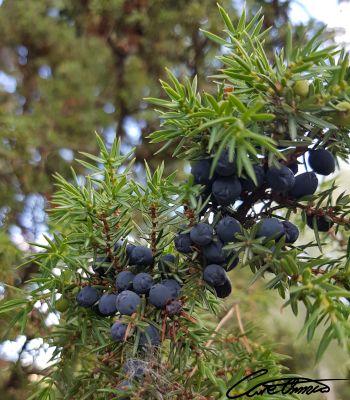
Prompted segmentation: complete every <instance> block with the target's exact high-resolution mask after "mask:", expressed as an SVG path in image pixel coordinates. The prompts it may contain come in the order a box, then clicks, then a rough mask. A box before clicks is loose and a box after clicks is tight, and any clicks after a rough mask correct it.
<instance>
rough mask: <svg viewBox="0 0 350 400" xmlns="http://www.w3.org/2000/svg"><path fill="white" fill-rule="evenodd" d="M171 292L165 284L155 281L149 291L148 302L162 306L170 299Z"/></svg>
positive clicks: (157, 306) (158, 306)
mask: <svg viewBox="0 0 350 400" xmlns="http://www.w3.org/2000/svg"><path fill="white" fill-rule="evenodd" d="M171 293H172V292H171V290H170V289H169V288H168V287H167V286H165V285H162V284H161V283H156V284H155V285H153V286H152V287H151V289H150V291H149V302H150V303H151V304H152V305H153V306H155V307H156V308H164V307H165V306H166V305H167V303H169V301H170V300H172V294H171Z"/></svg>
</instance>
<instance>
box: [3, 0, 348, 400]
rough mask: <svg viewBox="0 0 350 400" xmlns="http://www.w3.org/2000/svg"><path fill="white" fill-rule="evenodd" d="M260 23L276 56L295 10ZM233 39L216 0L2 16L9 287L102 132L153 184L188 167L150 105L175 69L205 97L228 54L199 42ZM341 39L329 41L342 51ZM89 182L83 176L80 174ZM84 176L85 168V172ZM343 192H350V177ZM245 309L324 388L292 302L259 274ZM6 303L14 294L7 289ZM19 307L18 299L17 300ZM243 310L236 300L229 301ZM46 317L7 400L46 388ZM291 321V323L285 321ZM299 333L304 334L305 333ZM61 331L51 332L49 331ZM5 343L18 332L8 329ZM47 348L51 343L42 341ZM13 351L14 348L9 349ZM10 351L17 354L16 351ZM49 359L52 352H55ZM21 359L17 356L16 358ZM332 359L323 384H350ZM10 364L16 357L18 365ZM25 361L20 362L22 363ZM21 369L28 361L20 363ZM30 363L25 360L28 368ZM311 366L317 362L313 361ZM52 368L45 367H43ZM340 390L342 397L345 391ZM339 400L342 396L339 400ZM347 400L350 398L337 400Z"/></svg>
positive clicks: (18, 282) (13, 376)
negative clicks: (220, 58) (61, 190)
mask: <svg viewBox="0 0 350 400" xmlns="http://www.w3.org/2000/svg"><path fill="white" fill-rule="evenodd" d="M220 3H221V5H223V6H224V7H225V9H226V10H227V11H228V12H229V14H230V15H231V16H233V17H234V15H239V11H238V10H240V9H241V7H242V2H241V1H235V2H233V1H231V0H222V1H221V2H220ZM246 3H247V11H248V13H250V14H251V15H254V14H255V13H256V11H257V10H258V8H260V7H262V8H263V14H264V15H265V27H272V29H273V41H272V42H271V43H269V48H270V54H273V51H274V49H276V48H278V47H279V46H281V44H282V43H283V41H284V36H285V31H286V26H287V23H288V22H289V15H290V6H291V3H292V0H290V1H289V0H285V1H283V0H255V1H252V0H247V2H246ZM320 25H321V24H320V23H319V22H317V21H315V20H310V21H309V22H308V23H307V24H306V25H298V26H295V27H294V35H295V40H296V43H298V44H299V45H302V43H303V42H305V41H307V38H308V34H309V33H311V32H314V31H315V30H316V29H318V28H319V27H320ZM201 27H202V28H205V29H206V30H208V31H211V32H213V33H219V32H221V30H222V28H223V26H222V22H221V20H220V18H219V13H218V11H217V6H216V2H215V1H212V0H177V1H173V0H74V1H70V0H42V1H37V0H4V1H3V2H2V3H1V7H0V138H1V140H0V226H1V231H0V281H1V282H3V283H6V284H10V285H13V286H23V285H24V282H25V281H27V280H28V279H30V277H31V276H32V274H33V273H35V271H36V266H35V265H29V266H26V267H23V268H16V266H18V265H20V264H21V263H22V262H23V258H24V257H25V255H26V254H28V253H29V252H30V251H33V249H32V246H31V245H30V243H31V242H34V241H38V240H39V241H40V240H42V235H43V233H48V232H49V231H50V227H49V226H48V223H47V218H46V213H45V209H46V208H48V207H50V198H51V195H52V192H53V190H54V185H53V178H52V174H53V173H54V172H56V171H57V172H59V173H60V174H61V175H63V176H64V177H69V176H70V165H71V164H72V160H73V158H74V157H75V156H76V155H77V153H78V152H79V151H85V152H91V153H93V152H95V151H96V150H97V149H96V148H95V146H96V141H95V138H94V131H95V130H97V131H98V132H100V133H101V134H102V135H103V137H104V138H105V141H106V143H107V144H108V143H111V142H112V140H113V138H114V137H115V135H118V136H121V137H122V143H123V150H124V151H125V152H127V151H129V150H130V149H131V148H132V147H133V146H137V147H136V151H135V156H136V164H135V170H136V171H137V172H138V174H139V178H140V180H142V179H143V176H144V172H143V160H144V159H146V160H147V162H148V163H149V164H150V165H151V166H153V167H154V166H156V165H158V164H159V163H160V162H161V161H162V160H166V168H167V169H168V170H169V171H172V170H174V169H175V168H179V178H180V179H181V178H183V177H184V171H185V170H186V169H184V167H185V166H184V165H182V164H180V162H178V161H176V160H172V159H171V157H170V155H171V153H172V148H171V147H169V148H167V149H166V150H165V151H163V152H161V153H160V154H157V155H156V156H154V155H153V154H154V152H155V151H156V150H157V147H156V146H155V145H150V144H149V142H148V141H147V140H144V137H145V136H147V135H148V134H149V133H150V132H151V131H152V130H154V129H156V128H157V127H158V121H157V116H156V113H154V112H153V110H152V106H150V105H148V104H147V103H146V102H144V101H143V97H145V96H151V97H160V96H162V92H161V91H160V85H159V79H162V78H163V77H164V75H165V70H164V68H165V67H168V68H170V69H171V71H172V72H173V73H174V74H175V75H176V76H177V77H179V78H181V77H182V76H190V77H193V76H194V75H196V74H197V75H198V80H199V87H200V88H202V89H204V88H205V89H206V90H210V81H209V80H208V79H207V76H208V75H210V74H211V73H213V72H214V70H215V69H216V68H218V67H220V64H219V63H218V62H217V61H216V60H215V59H214V56H215V55H216V54H217V53H218V52H220V49H219V48H218V47H216V45H215V43H213V42H210V41H209V40H208V39H207V38H205V37H204V35H203V34H202V33H201V32H200V31H199V28H201ZM334 35H335V31H332V30H329V31H328V38H329V40H330V41H332V40H333V39H334ZM74 167H75V169H76V170H77V171H78V173H79V171H80V172H81V173H82V172H83V170H82V168H83V167H82V166H80V167H79V165H78V164H77V163H75V164H74ZM79 168H81V169H80V170H79ZM342 179H343V181H344V182H346V181H348V176H347V178H344V177H342ZM235 280H236V285H235V286H236V290H235V291H234V294H233V296H234V298H235V299H240V298H243V297H244V298H247V297H249V298H250V301H249V302H246V304H249V307H248V308H247V309H245V310H244V318H245V320H246V321H247V322H248V321H249V320H252V321H254V322H256V321H258V322H259V324H261V325H264V326H266V327H270V334H271V337H270V338H269V340H270V341H271V342H274V341H276V340H277V344H276V349H277V351H279V352H281V353H284V354H288V355H290V356H291V357H292V358H291V359H290V360H289V361H288V360H287V361H286V365H288V366H289V367H291V372H295V373H300V374H302V373H304V372H305V373H309V375H310V377H314V376H315V374H316V370H315V368H314V366H313V364H312V352H313V349H312V348H309V347H308V348H306V347H305V343H304V342H303V341H300V342H298V343H289V345H286V343H288V341H289V340H288V338H290V337H294V334H291V332H293V333H295V332H297V331H298V329H299V328H300V325H302V320H301V319H300V320H299V319H298V321H297V322H298V323H297V324H296V323H295V317H294V316H292V317H291V318H288V316H286V315H283V316H282V318H281V315H280V314H279V311H280V306H281V303H280V300H277V297H275V296H273V295H272V294H269V293H266V292H263V290H262V286H261V285H260V286H259V285H258V286H257V285H254V286H253V287H250V288H249V289H247V282H248V281H249V272H247V271H245V272H244V273H242V276H240V277H239V278H238V277H237V274H236V276H235ZM0 290H1V291H0V295H1V296H3V295H4V292H5V290H7V289H5V286H4V285H2V286H1V287H0ZM6 294H7V297H8V296H10V295H11V292H9V291H8V290H7V293H6ZM230 301H231V302H232V299H230V300H228V302H230ZM46 314H47V310H45V309H44V308H40V305H39V306H38V315H34V314H33V315H30V322H31V325H32V329H31V332H30V334H29V333H27V336H26V337H24V338H23V337H21V338H17V342H14V343H12V347H8V346H7V345H6V344H8V343H9V342H3V345H1V351H0V357H2V359H1V360H0V366H1V368H0V371H1V372H0V390H1V393H2V395H1V398H2V399H3V400H9V399H11V400H12V399H14V400H16V399H24V398H26V397H27V385H28V382H29V381H31V380H35V379H37V375H36V372H37V369H38V368H39V367H40V366H38V365H36V363H35V359H36V357H38V356H39V355H42V354H41V352H44V353H45V349H43V346H42V341H41V342H40V340H39V339H37V343H36V344H35V343H34V342H33V340H32V339H34V338H39V337H40V332H39V328H38V329H36V326H38V324H37V320H38V318H42V317H43V316H44V317H45V318H46V317H47V315H46ZM281 321H283V322H281ZM297 325H299V326H297ZM48 329H49V326H48ZM0 335H1V336H0V337H1V338H2V340H5V339H10V340H15V339H16V337H10V338H8V337H7V328H6V326H5V324H3V323H1V321H0ZM38 340H39V342H38ZM4 344H5V345H4ZM6 349H7V350H6ZM46 350H47V349H46ZM11 353H13V354H11ZM331 353H332V354H330V353H329V354H328V355H327V356H326V359H325V361H324V362H323V364H322V365H321V366H319V367H318V368H319V369H320V370H321V372H322V375H323V376H327V377H333V378H336V377H345V375H346V373H347V372H346V371H347V368H348V366H346V365H345V360H344V363H343V358H342V355H341V354H340V351H339V350H336V349H335V350H334V352H331ZM9 354H10V355H9ZM16 360H17V362H16ZM18 360H19V361H18ZM23 360H24V361H23ZM306 360H310V362H307V361H306ZM39 369H40V368H39ZM339 387H340V389H339V390H338V395H339V396H341V395H344V396H346V395H345V386H344V394H342V393H341V391H342V389H341V386H339ZM330 398H331V397H330ZM337 398H343V399H345V398H346V397H337Z"/></svg>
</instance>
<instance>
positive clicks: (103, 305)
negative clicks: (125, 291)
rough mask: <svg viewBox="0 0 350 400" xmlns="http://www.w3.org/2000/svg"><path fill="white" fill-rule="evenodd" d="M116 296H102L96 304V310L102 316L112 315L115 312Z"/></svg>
mask: <svg viewBox="0 0 350 400" xmlns="http://www.w3.org/2000/svg"><path fill="white" fill-rule="evenodd" d="M116 300H117V296H116V295H115V294H108V293H106V294H104V295H103V296H102V297H101V298H100V301H99V302H98V309H99V311H100V313H101V314H102V315H105V316H109V315H114V314H115V313H116V312H117V306H116Z"/></svg>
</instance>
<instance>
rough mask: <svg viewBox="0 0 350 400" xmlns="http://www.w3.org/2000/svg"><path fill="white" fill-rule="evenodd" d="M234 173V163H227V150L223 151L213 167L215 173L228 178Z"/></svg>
mask: <svg viewBox="0 0 350 400" xmlns="http://www.w3.org/2000/svg"><path fill="white" fill-rule="evenodd" d="M235 171H236V165H235V162H234V161H229V153H228V151H227V150H224V151H223V152H222V153H221V155H220V157H219V159H218V163H217V165H216V167H215V172H216V173H217V174H218V175H220V176H230V175H233V174H234V173H235Z"/></svg>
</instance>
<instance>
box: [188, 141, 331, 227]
mask: <svg viewBox="0 0 350 400" xmlns="http://www.w3.org/2000/svg"><path fill="white" fill-rule="evenodd" d="M308 152H309V159H308V161H309V165H310V167H311V168H312V170H313V171H310V172H304V173H301V174H297V173H298V163H297V162H296V161H294V162H292V163H290V164H289V165H288V166H286V165H283V164H280V165H279V166H277V167H276V166H273V167H270V168H265V167H263V166H261V165H259V164H256V165H254V166H253V168H254V172H255V176H256V181H257V183H256V184H255V183H254V182H253V180H252V179H250V178H244V177H242V178H238V177H237V175H236V167H235V163H234V162H233V161H230V160H229V153H228V151H227V150H225V151H223V152H222V154H221V155H220V157H219V160H218V163H217V166H216V167H215V170H214V174H213V176H212V177H211V174H210V172H211V168H212V159H210V158H207V159H203V160H199V161H197V162H196V163H195V164H194V165H193V166H192V170H191V172H192V175H193V178H194V183H195V184H200V185H204V187H205V189H204V191H203V194H202V196H203V197H209V198H210V202H211V205H212V206H213V207H217V206H228V205H231V204H233V203H234V202H235V201H236V200H239V199H241V196H242V194H243V193H250V192H253V191H254V190H256V189H259V188H266V189H268V188H270V189H271V190H272V191H273V192H276V193H282V194H284V195H285V196H287V197H288V198H290V199H294V200H299V199H301V198H303V197H305V196H310V195H313V194H314V193H315V192H316V190H317V187H318V178H317V175H316V174H320V175H329V174H331V173H332V172H334V170H335V159H334V157H333V155H332V153H331V152H330V151H328V150H326V149H317V150H313V149H310V150H309V151H308ZM296 174H297V175H296ZM314 218H316V224H317V228H318V230H319V231H322V232H326V231H328V230H329V229H330V227H331V226H332V222H331V221H329V220H327V219H326V218H325V217H324V216H322V215H320V216H316V217H313V216H309V217H308V218H307V224H308V226H309V227H311V228H313V221H314Z"/></svg>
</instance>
